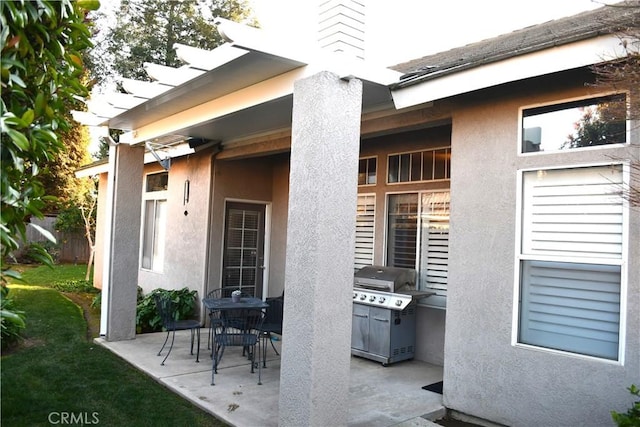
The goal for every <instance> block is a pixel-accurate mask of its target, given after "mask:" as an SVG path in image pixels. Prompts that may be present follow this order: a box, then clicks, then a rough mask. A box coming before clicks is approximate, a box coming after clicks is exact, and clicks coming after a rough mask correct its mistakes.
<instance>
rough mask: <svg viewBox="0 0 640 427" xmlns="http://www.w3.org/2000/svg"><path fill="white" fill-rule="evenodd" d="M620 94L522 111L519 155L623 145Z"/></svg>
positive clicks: (624, 115)
mask: <svg viewBox="0 0 640 427" xmlns="http://www.w3.org/2000/svg"><path fill="white" fill-rule="evenodd" d="M626 118H627V102H626V97H625V95H624V94H618V95H612V96H604V97H600V98H591V99H584V100H580V101H574V102H567V103H564V104H556V105H550V106H545V107H537V108H531V109H527V110H524V111H523V113H522V147H521V152H522V153H534V152H558V151H566V150H570V149H575V148H585V147H595V146H599V145H610V144H624V143H625V142H626V134H627V132H626V129H627V128H626V126H627V125H626V123H627V122H626V120H627V119H626Z"/></svg>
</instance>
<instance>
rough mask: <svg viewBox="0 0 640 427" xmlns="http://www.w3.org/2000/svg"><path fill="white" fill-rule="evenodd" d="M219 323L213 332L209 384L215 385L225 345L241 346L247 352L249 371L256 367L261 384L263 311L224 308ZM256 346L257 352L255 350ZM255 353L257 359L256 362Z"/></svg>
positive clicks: (259, 383) (252, 371) (257, 309)
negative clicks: (211, 365)
mask: <svg viewBox="0 0 640 427" xmlns="http://www.w3.org/2000/svg"><path fill="white" fill-rule="evenodd" d="M220 319H221V321H220V325H219V326H218V327H217V330H216V331H215V332H214V334H213V367H212V370H211V385H215V382H214V376H215V374H217V373H218V364H219V363H220V360H221V359H222V356H223V355H224V351H225V349H226V348H227V347H242V348H243V357H244V352H245V351H246V352H247V354H248V358H249V361H250V364H251V373H254V372H255V370H254V368H255V367H257V368H258V385H261V384H262V366H261V364H260V354H261V351H260V335H261V333H262V332H261V328H262V324H263V322H264V311H263V310H262V309H259V308H248V309H242V310H239V309H233V310H225V311H222V312H221V313H220ZM256 346H257V347H258V348H257V350H258V351H257V352H256ZM256 354H257V356H258V360H257V362H256Z"/></svg>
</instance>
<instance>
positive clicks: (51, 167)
mask: <svg viewBox="0 0 640 427" xmlns="http://www.w3.org/2000/svg"><path fill="white" fill-rule="evenodd" d="M59 138H60V140H61V141H62V143H63V145H64V147H63V149H62V150H60V152H59V153H58V155H57V156H56V158H55V159H52V160H49V161H47V162H45V163H44V164H43V165H42V171H41V181H42V185H43V186H44V189H45V193H46V194H47V195H50V196H54V197H55V200H52V201H51V202H50V203H48V204H47V206H46V207H45V208H44V212H45V213H54V212H55V213H57V212H59V211H60V210H61V209H64V208H66V207H67V206H68V205H69V204H73V203H75V201H77V200H84V198H85V195H86V194H87V193H89V192H91V191H92V190H93V185H92V183H91V182H90V180H87V179H81V178H76V176H75V174H74V171H75V170H77V169H78V168H79V167H80V166H83V165H86V164H88V163H90V162H91V155H90V154H89V139H90V138H89V132H88V130H87V128H86V126H83V125H81V124H79V123H77V122H72V123H71V128H70V129H69V130H68V131H66V132H61V133H60V135H59Z"/></svg>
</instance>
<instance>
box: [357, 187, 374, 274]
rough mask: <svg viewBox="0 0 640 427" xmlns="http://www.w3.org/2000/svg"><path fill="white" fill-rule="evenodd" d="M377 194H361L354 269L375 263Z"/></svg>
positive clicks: (359, 196)
mask: <svg viewBox="0 0 640 427" xmlns="http://www.w3.org/2000/svg"><path fill="white" fill-rule="evenodd" d="M375 220H376V196H375V194H359V195H358V208H357V214H356V252H355V260H354V269H355V270H356V271H357V270H360V269H361V268H362V267H364V266H366V265H373V238H374V236H375Z"/></svg>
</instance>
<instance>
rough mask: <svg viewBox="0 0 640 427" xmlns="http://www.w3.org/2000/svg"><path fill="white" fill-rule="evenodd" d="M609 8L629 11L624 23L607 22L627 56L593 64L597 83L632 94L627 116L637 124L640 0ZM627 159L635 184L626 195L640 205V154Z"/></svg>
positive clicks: (639, 111) (639, 116) (639, 107)
mask: <svg viewBox="0 0 640 427" xmlns="http://www.w3.org/2000/svg"><path fill="white" fill-rule="evenodd" d="M606 7H610V8H621V9H624V10H626V11H627V12H628V13H627V19H625V20H624V22H619V21H615V22H609V23H608V24H609V25H610V26H611V27H612V28H614V29H616V30H617V31H618V34H619V35H620V36H619V37H620V44H621V46H622V48H623V49H624V55H620V57H618V58H613V59H611V60H609V61H606V62H603V63H601V64H597V65H595V66H594V67H593V72H594V74H595V76H596V83H595V86H596V87H604V88H611V87H613V88H614V89H616V90H619V91H626V92H627V93H628V94H629V102H628V106H627V107H628V109H627V119H628V120H631V123H634V121H635V123H637V122H638V120H640V0H626V1H622V2H619V3H615V4H612V5H609V6H606ZM634 131H635V132H637V130H634ZM635 132H632V134H634V133H635ZM624 160H628V161H629V163H630V168H631V175H632V182H635V183H636V184H632V185H628V186H625V188H623V189H622V193H623V196H624V198H625V200H627V202H628V203H629V205H630V206H633V207H640V186H638V184H637V183H638V182H640V154H637V155H636V156H635V157H633V156H632V158H630V159H624Z"/></svg>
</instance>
